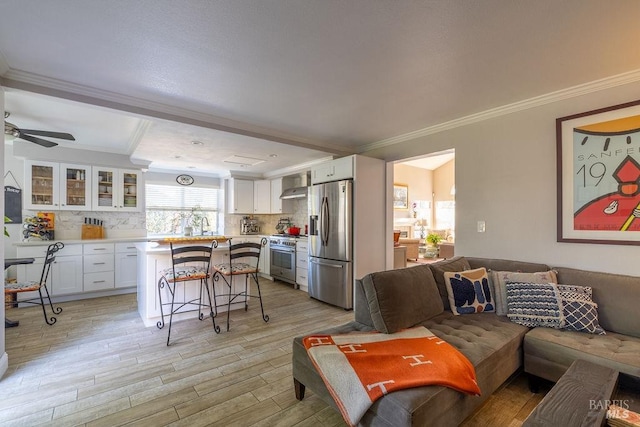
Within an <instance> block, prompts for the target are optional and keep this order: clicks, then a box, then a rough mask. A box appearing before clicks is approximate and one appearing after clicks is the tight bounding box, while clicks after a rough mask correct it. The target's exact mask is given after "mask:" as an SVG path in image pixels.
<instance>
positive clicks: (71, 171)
mask: <svg viewBox="0 0 640 427" xmlns="http://www.w3.org/2000/svg"><path fill="white" fill-rule="evenodd" d="M60 182H61V185H60V209H62V210H89V209H91V166H87V165H72V164H66V163H63V164H61V165H60Z"/></svg>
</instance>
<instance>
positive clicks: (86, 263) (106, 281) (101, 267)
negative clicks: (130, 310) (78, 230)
mask: <svg viewBox="0 0 640 427" xmlns="http://www.w3.org/2000/svg"><path fill="white" fill-rule="evenodd" d="M82 246H83V249H82V252H83V254H84V257H83V272H84V280H83V283H84V286H83V290H84V291H85V292H91V291H102V290H105V289H113V288H114V273H113V271H114V258H113V253H114V244H113V243H88V244H84V245H82Z"/></svg>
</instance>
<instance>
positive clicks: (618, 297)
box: [554, 267, 640, 338]
mask: <svg viewBox="0 0 640 427" xmlns="http://www.w3.org/2000/svg"><path fill="white" fill-rule="evenodd" d="M554 270H556V271H557V273H558V283H560V284H563V285H578V286H590V287H591V288H592V292H593V301H594V302H595V303H596V304H598V320H599V323H600V326H602V327H603V328H604V329H605V330H607V331H612V332H617V333H619V334H624V335H631V336H634V337H638V338H640V316H638V315H637V314H636V313H637V310H638V299H639V298H640V277H635V276H625V275H622V274H613V273H601V272H594V271H586V270H577V269H573V268H566V267H554Z"/></svg>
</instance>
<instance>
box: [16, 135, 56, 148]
mask: <svg viewBox="0 0 640 427" xmlns="http://www.w3.org/2000/svg"><path fill="white" fill-rule="evenodd" d="M18 138H20V139H24V140H25V141H29V142H33V143H35V144H38V145H41V146H43V147H46V148H51V147H55V146H56V145H58V144H56V143H55V142H52V141H47V140H46V139H41V138H36V137H35V136H31V135H25V134H24V133H22V132H20V136H18Z"/></svg>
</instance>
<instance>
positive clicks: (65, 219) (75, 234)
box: [23, 211, 147, 240]
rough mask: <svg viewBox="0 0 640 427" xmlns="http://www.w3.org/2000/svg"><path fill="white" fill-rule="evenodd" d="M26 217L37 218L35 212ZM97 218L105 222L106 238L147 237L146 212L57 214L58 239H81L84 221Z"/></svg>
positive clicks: (63, 212) (56, 228)
mask: <svg viewBox="0 0 640 427" xmlns="http://www.w3.org/2000/svg"><path fill="white" fill-rule="evenodd" d="M23 213H24V214H25V215H26V216H35V215H36V214H37V212H35V211H24V212H23ZM85 217H86V218H95V219H98V220H101V221H103V226H104V229H105V235H106V236H105V237H107V238H122V237H144V236H146V235H147V224H146V215H145V213H144V212H126V213H124V212H87V211H57V212H55V231H56V239H69V240H71V239H80V238H81V237H82V224H84V219H85Z"/></svg>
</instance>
